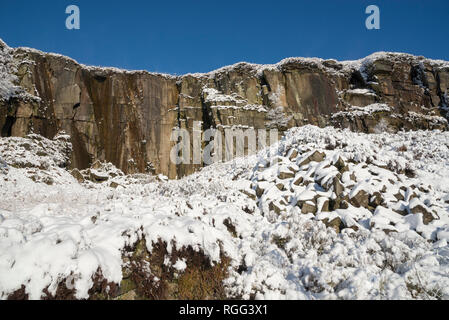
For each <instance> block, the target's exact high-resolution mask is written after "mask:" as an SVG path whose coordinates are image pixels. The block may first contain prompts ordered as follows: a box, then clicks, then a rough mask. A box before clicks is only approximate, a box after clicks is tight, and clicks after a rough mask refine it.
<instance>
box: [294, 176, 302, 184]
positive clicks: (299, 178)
mask: <svg viewBox="0 0 449 320" xmlns="http://www.w3.org/2000/svg"><path fill="white" fill-rule="evenodd" d="M303 180H304V178H303V177H301V176H299V177H297V178H296V179H295V181H294V182H293V184H294V185H295V186H299V185H300V184H301V183H302V182H303Z"/></svg>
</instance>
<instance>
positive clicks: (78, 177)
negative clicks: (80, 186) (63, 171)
mask: <svg viewBox="0 0 449 320" xmlns="http://www.w3.org/2000/svg"><path fill="white" fill-rule="evenodd" d="M70 174H71V175H72V176H73V177H74V178H75V179H76V180H77V181H78V182H79V183H83V182H84V177H83V175H82V174H81V172H80V171H79V170H78V169H73V170H72V171H70Z"/></svg>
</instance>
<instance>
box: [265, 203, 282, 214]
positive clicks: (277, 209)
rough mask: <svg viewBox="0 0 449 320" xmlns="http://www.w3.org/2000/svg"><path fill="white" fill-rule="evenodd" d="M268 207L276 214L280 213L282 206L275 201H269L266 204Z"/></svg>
mask: <svg viewBox="0 0 449 320" xmlns="http://www.w3.org/2000/svg"><path fill="white" fill-rule="evenodd" d="M268 209H270V211H274V212H275V213H276V214H281V211H282V208H281V207H280V206H279V205H277V204H276V203H275V202H270V203H269V204H268Z"/></svg>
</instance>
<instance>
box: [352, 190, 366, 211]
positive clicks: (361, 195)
mask: <svg viewBox="0 0 449 320" xmlns="http://www.w3.org/2000/svg"><path fill="white" fill-rule="evenodd" d="M349 202H350V203H351V204H352V205H353V206H354V207H357V208H360V207H364V208H368V207H369V194H368V193H367V192H366V191H365V190H360V191H359V192H357V194H356V195H355V196H353V197H352V198H350V199H349Z"/></svg>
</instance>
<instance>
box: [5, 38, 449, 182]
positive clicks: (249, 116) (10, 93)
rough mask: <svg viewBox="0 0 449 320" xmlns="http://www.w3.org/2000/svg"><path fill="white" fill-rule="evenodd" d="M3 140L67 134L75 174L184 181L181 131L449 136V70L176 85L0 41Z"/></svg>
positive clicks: (224, 75) (369, 65)
mask: <svg viewBox="0 0 449 320" xmlns="http://www.w3.org/2000/svg"><path fill="white" fill-rule="evenodd" d="M0 73H1V80H0V88H1V89H0V129H1V135H2V136H4V137H6V136H19V137H23V136H25V135H27V134H29V133H37V134H40V135H42V136H44V137H47V138H53V137H54V136H55V135H57V134H58V132H60V131H62V130H63V131H65V132H67V133H68V134H69V135H70V137H71V141H72V144H73V153H72V155H71V166H72V168H78V169H86V168H88V167H90V166H91V164H92V163H93V162H95V161H96V160H102V161H107V162H111V163H113V164H114V165H115V166H117V167H118V168H120V169H121V170H123V171H124V172H125V173H136V172H141V173H142V172H150V173H157V174H158V173H162V174H164V175H166V176H168V177H169V178H177V177H178V178H179V177H182V176H185V175H187V174H190V173H192V172H194V171H195V170H196V169H197V168H198V167H201V165H178V166H176V165H174V164H173V163H171V162H170V161H169V155H170V150H171V148H172V147H173V145H174V142H170V134H171V132H172V130H173V128H186V129H188V130H190V131H191V130H192V128H193V122H194V121H202V129H203V130H204V129H207V128H211V127H213V128H218V129H221V130H222V129H224V128H239V127H243V128H255V129H261V128H262V129H263V128H278V129H279V130H280V132H281V133H282V132H284V131H285V130H287V129H288V128H291V127H296V126H302V125H306V124H313V125H317V126H320V127H324V126H327V125H333V126H336V127H343V128H350V129H352V130H354V131H362V132H375V131H385V130H387V131H398V130H399V129H407V130H409V129H413V130H417V129H436V128H437V129H441V130H446V129H447V126H448V124H447V120H446V118H445V117H446V115H447V110H448V109H447V108H448V100H449V98H448V93H447V92H448V89H449V63H447V62H444V61H434V60H429V59H426V58H424V57H416V56H412V55H408V54H398V53H376V54H373V55H371V56H369V57H367V58H365V59H362V60H360V61H349V62H338V61H335V60H321V59H302V58H290V59H286V60H283V61H281V62H280V63H278V64H276V65H255V64H249V63H239V64H236V65H233V66H229V67H225V68H222V69H219V70H216V71H213V72H210V73H207V74H189V75H184V76H170V75H164V74H155V73H149V72H146V71H125V70H118V69H114V68H99V67H89V66H84V65H81V64H79V63H77V62H76V61H74V60H72V59H70V58H67V57H63V56H60V55H56V54H50V53H44V52H40V51H37V50H33V49H28V48H17V49H12V48H9V47H8V46H7V45H6V44H5V43H3V42H1V41H0Z"/></svg>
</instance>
